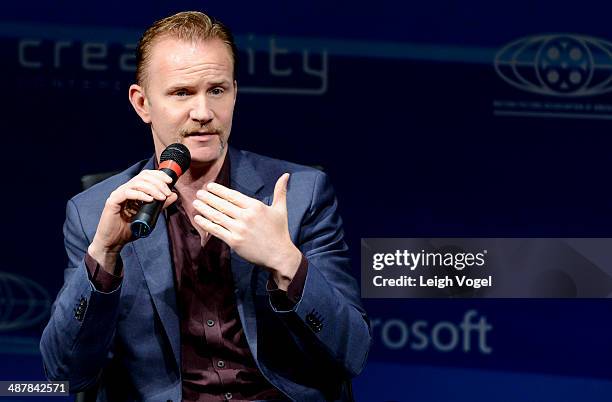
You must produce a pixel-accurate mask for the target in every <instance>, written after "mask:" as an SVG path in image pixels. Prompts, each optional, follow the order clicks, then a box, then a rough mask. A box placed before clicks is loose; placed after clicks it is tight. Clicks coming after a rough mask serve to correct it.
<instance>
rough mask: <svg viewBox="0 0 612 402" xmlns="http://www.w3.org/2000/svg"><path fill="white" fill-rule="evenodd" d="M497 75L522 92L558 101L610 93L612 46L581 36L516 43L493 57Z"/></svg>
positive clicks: (542, 37)
mask: <svg viewBox="0 0 612 402" xmlns="http://www.w3.org/2000/svg"><path fill="white" fill-rule="evenodd" d="M495 70H496V71H497V74H498V75H499V76H500V77H501V78H503V79H504V80H505V81H506V82H507V83H509V84H510V85H512V86H514V87H516V88H519V89H521V90H524V91H528V92H532V93H536V94H541V95H550V96H557V97H579V96H594V95H601V94H604V93H607V92H610V91H612V43H610V42H608V41H605V40H603V39H597V38H593V37H589V36H584V35H570V34H557V35H538V36H531V37H525V38H521V39H518V40H516V41H514V42H511V43H509V44H508V45H506V46H505V47H503V48H502V49H501V50H500V51H499V52H498V53H497V55H496V56H495Z"/></svg>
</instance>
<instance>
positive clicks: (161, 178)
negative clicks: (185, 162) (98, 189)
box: [109, 170, 176, 205]
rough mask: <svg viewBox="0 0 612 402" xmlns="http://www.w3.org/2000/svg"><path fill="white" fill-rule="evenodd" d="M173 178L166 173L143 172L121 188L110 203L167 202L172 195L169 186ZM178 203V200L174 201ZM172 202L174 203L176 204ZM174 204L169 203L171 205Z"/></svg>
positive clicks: (114, 193)
mask: <svg viewBox="0 0 612 402" xmlns="http://www.w3.org/2000/svg"><path fill="white" fill-rule="evenodd" d="M171 182H172V178H171V177H170V176H168V175H167V174H165V173H164V172H160V171H156V170H143V171H142V172H140V173H139V174H138V175H137V176H135V177H133V178H132V179H131V180H130V181H128V182H127V183H125V184H123V185H121V186H119V187H118V188H117V190H115V191H114V192H113V193H112V194H111V196H110V197H109V201H111V202H113V203H115V204H117V205H118V204H121V203H123V202H125V201H126V200H138V201H144V202H151V201H153V200H158V201H167V199H168V198H169V197H171V195H172V191H170V188H169V187H168V184H169V183H171ZM174 201H176V199H175V200H174ZM174 201H172V202H174ZM172 202H169V203H168V205H170V204H171V203H172Z"/></svg>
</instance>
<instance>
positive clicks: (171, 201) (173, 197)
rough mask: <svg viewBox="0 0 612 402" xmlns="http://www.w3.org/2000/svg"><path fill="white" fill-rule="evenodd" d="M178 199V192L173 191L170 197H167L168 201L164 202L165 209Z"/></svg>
mask: <svg viewBox="0 0 612 402" xmlns="http://www.w3.org/2000/svg"><path fill="white" fill-rule="evenodd" d="M176 200H178V194H177V193H174V192H171V193H170V195H169V196H168V198H166V202H164V206H163V209H166V208H168V207H169V206H170V205H172V204H173V203H174V202H175V201H176Z"/></svg>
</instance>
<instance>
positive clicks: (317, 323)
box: [306, 310, 323, 332]
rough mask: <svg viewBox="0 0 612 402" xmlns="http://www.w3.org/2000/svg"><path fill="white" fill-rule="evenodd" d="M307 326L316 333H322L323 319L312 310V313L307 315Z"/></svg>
mask: <svg viewBox="0 0 612 402" xmlns="http://www.w3.org/2000/svg"><path fill="white" fill-rule="evenodd" d="M306 324H308V326H309V327H310V329H312V330H313V331H314V332H320V331H321V329H323V318H322V317H321V315H320V314H319V313H318V312H316V311H315V310H312V311H311V312H310V313H308V314H306Z"/></svg>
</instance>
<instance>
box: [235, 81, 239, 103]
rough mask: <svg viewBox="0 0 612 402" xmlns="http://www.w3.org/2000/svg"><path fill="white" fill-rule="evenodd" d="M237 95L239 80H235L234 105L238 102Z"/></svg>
mask: <svg viewBox="0 0 612 402" xmlns="http://www.w3.org/2000/svg"><path fill="white" fill-rule="evenodd" d="M236 96H238V81H236V80H234V105H235V104H236Z"/></svg>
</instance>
